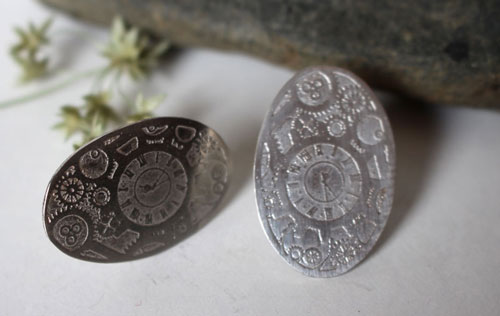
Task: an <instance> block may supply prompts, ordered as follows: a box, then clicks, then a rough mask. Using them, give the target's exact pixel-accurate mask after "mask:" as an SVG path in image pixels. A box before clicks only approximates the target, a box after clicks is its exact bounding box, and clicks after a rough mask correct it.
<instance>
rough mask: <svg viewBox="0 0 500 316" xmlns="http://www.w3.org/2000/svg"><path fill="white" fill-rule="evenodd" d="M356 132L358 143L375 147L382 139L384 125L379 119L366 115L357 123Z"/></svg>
mask: <svg viewBox="0 0 500 316" xmlns="http://www.w3.org/2000/svg"><path fill="white" fill-rule="evenodd" d="M356 132H357V135H358V138H359V140H360V141H362V142H363V143H365V144H367V145H375V144H378V143H380V142H381V141H382V140H383V139H384V134H385V131H384V124H383V122H382V119H380V118H379V117H377V116H375V115H368V116H366V117H364V118H363V119H362V120H361V121H360V122H359V123H358V126H357V128H356Z"/></svg>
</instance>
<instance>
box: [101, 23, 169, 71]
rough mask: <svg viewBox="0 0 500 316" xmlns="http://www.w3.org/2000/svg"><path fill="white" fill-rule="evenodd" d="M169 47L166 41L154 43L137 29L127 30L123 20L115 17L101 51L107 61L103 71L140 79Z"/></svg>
mask: <svg viewBox="0 0 500 316" xmlns="http://www.w3.org/2000/svg"><path fill="white" fill-rule="evenodd" d="M169 46H170V44H169V43H168V42H166V41H160V42H157V43H154V42H153V41H152V39H151V38H150V37H149V36H147V35H146V34H144V33H143V32H141V31H140V30H139V28H137V27H130V28H127V27H126V26H125V23H124V21H123V19H122V18H120V17H117V18H115V19H114V20H113V24H112V27H111V34H110V39H109V42H108V43H107V45H106V46H105V47H104V49H103V51H102V55H103V56H104V57H105V58H106V59H107V60H108V66H107V68H106V70H105V71H106V72H113V71H115V72H116V73H118V75H119V76H121V74H123V73H125V74H128V75H129V76H130V77H131V78H132V79H134V80H138V79H142V78H144V77H145V76H146V75H148V74H149V73H150V71H151V69H152V68H153V67H154V66H156V65H157V64H158V59H159V57H160V56H161V55H162V54H163V53H165V51H166V50H167V49H168V48H169Z"/></svg>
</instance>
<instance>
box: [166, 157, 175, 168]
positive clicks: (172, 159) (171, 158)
mask: <svg viewBox="0 0 500 316" xmlns="http://www.w3.org/2000/svg"><path fill="white" fill-rule="evenodd" d="M172 161H174V156H172V155H169V156H168V160H167V163H166V165H167V166H168V167H170V165H171V164H172Z"/></svg>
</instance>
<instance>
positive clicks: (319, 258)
mask: <svg viewBox="0 0 500 316" xmlns="http://www.w3.org/2000/svg"><path fill="white" fill-rule="evenodd" d="M394 170H395V151H394V140H393V136H392V131H391V128H390V125H389V121H388V120H387V116H386V114H385V111H384V109H383V108H382V106H381V104H380V102H379V101H378V100H377V98H376V97H375V95H374V94H373V92H372V91H371V90H370V88H369V87H368V86H367V85H366V84H365V83H364V82H363V81H362V80H361V79H359V78H358V77H356V76H355V75H353V74H352V73H350V72H348V71H345V70H342V69H339V68H333V67H312V68H307V69H305V70H303V71H301V72H300V73H298V74H296V75H295V76H294V77H293V78H292V79H290V81H288V82H287V83H286V84H285V86H284V87H283V88H282V89H281V91H280V92H279V94H278V96H277V97H276V99H275V100H274V102H273V105H272V106H271V109H270V110H269V112H268V114H267V116H266V119H265V121H264V123H263V125H262V129H261V132H260V136H259V141H258V144H257V152H256V162H255V175H254V176H255V188H256V196H257V206H258V209H259V215H260V219H261V222H262V225H263V227H264V230H265V232H266V234H267V237H268V238H269V240H270V241H271V243H272V245H273V246H274V248H275V249H276V251H278V253H279V254H280V255H281V256H282V257H283V258H284V259H285V260H286V261H287V262H288V263H289V264H290V265H292V266H293V267H294V268H296V269H298V270H299V271H301V272H302V273H304V274H306V275H309V276H313V277H332V276H336V275H339V274H342V273H344V272H346V271H348V270H350V269H352V268H353V267H354V266H355V265H356V264H358V263H359V262H360V261H361V260H362V259H363V258H364V257H366V255H367V254H368V252H369V251H370V250H371V248H372V247H373V246H374V244H375V242H376V240H377V239H378V237H379V236H380V234H381V232H382V230H383V228H384V226H385V224H386V222H387V218H388V216H389V213H390V211H391V207H392V200H393V192H394Z"/></svg>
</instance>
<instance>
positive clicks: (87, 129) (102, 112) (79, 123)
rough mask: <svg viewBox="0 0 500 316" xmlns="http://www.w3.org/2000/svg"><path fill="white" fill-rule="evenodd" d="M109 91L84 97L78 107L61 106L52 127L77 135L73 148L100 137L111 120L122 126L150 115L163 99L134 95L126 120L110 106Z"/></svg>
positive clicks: (68, 134) (158, 96)
mask: <svg viewBox="0 0 500 316" xmlns="http://www.w3.org/2000/svg"><path fill="white" fill-rule="evenodd" d="M111 99H112V98H111V93H110V92H108V91H102V92H99V93H96V94H89V95H86V96H84V97H83V100H84V103H83V104H82V105H79V106H74V105H66V106H63V107H62V108H61V113H60V116H61V119H62V120H61V122H59V123H57V124H56V125H55V126H54V127H55V128H56V129H60V130H62V131H64V133H65V134H66V138H70V137H72V136H75V135H80V136H81V139H80V141H78V142H76V143H74V144H73V147H74V148H75V149H77V148H79V147H80V146H82V145H84V144H86V143H87V142H89V141H91V140H92V139H94V138H96V137H99V136H101V135H102V134H103V133H104V132H106V130H107V129H108V127H110V125H111V124H112V123H115V125H121V124H124V123H133V122H137V121H141V120H144V119H147V118H151V117H153V110H154V109H156V108H157V107H158V105H160V104H161V103H162V102H163V100H164V99H165V96H164V95H157V96H153V97H150V98H145V97H144V96H143V94H142V93H139V94H138V95H137V97H136V102H135V104H134V108H133V113H132V114H131V115H130V116H128V117H127V118H126V119H124V118H122V117H120V116H119V115H118V114H117V113H116V112H115V110H114V109H113V106H112V105H111Z"/></svg>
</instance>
